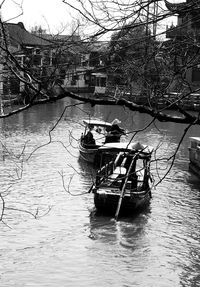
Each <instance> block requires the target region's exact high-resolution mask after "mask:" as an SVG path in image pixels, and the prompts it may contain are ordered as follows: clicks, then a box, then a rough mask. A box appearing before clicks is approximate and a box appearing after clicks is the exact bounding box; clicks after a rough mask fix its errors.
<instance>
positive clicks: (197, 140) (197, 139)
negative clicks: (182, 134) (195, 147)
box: [190, 137, 200, 143]
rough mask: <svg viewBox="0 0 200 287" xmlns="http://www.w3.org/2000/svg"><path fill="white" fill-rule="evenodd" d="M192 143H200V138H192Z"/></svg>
mask: <svg viewBox="0 0 200 287" xmlns="http://www.w3.org/2000/svg"><path fill="white" fill-rule="evenodd" d="M190 141H195V142H199V143H200V137H190Z"/></svg>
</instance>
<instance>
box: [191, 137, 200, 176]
mask: <svg viewBox="0 0 200 287" xmlns="http://www.w3.org/2000/svg"><path fill="white" fill-rule="evenodd" d="M189 161H190V162H189V169H190V170H191V171H192V172H194V173H195V174H196V175H198V176H200V137H190V146H189Z"/></svg>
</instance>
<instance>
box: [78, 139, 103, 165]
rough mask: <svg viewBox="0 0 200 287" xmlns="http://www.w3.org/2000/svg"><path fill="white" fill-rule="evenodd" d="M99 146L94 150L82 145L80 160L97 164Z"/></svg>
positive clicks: (80, 147)
mask: <svg viewBox="0 0 200 287" xmlns="http://www.w3.org/2000/svg"><path fill="white" fill-rule="evenodd" d="M98 148H99V146H96V147H94V148H85V147H83V146H82V145H81V144H80V146H79V154H80V158H81V159H83V160H85V161H86V162H88V163H92V164H94V163H95V159H96V156H97V151H98Z"/></svg>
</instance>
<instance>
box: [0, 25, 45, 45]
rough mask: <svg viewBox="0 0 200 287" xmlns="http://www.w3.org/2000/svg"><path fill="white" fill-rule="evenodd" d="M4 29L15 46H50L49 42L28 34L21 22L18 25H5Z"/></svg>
mask: <svg viewBox="0 0 200 287" xmlns="http://www.w3.org/2000/svg"><path fill="white" fill-rule="evenodd" d="M4 27H5V29H6V32H7V34H8V36H9V40H10V42H11V45H13V46H17V45H21V46H47V45H49V44H50V43H49V41H47V40H44V39H41V38H39V37H38V36H36V35H33V34H31V33H30V32H28V31H27V30H26V29H25V28H24V25H23V23H21V22H20V23H18V24H14V23H5V24H4Z"/></svg>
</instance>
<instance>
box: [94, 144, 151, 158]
mask: <svg viewBox="0 0 200 287" xmlns="http://www.w3.org/2000/svg"><path fill="white" fill-rule="evenodd" d="M117 150H119V152H120V151H122V152H131V151H132V152H140V153H142V154H145V155H150V154H151V153H152V152H153V147H151V146H148V145H143V144H141V143H140V142H134V143H133V142H116V143H106V144H104V145H103V146H101V147H100V148H99V151H102V152H104V151H105V152H106V151H117Z"/></svg>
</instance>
